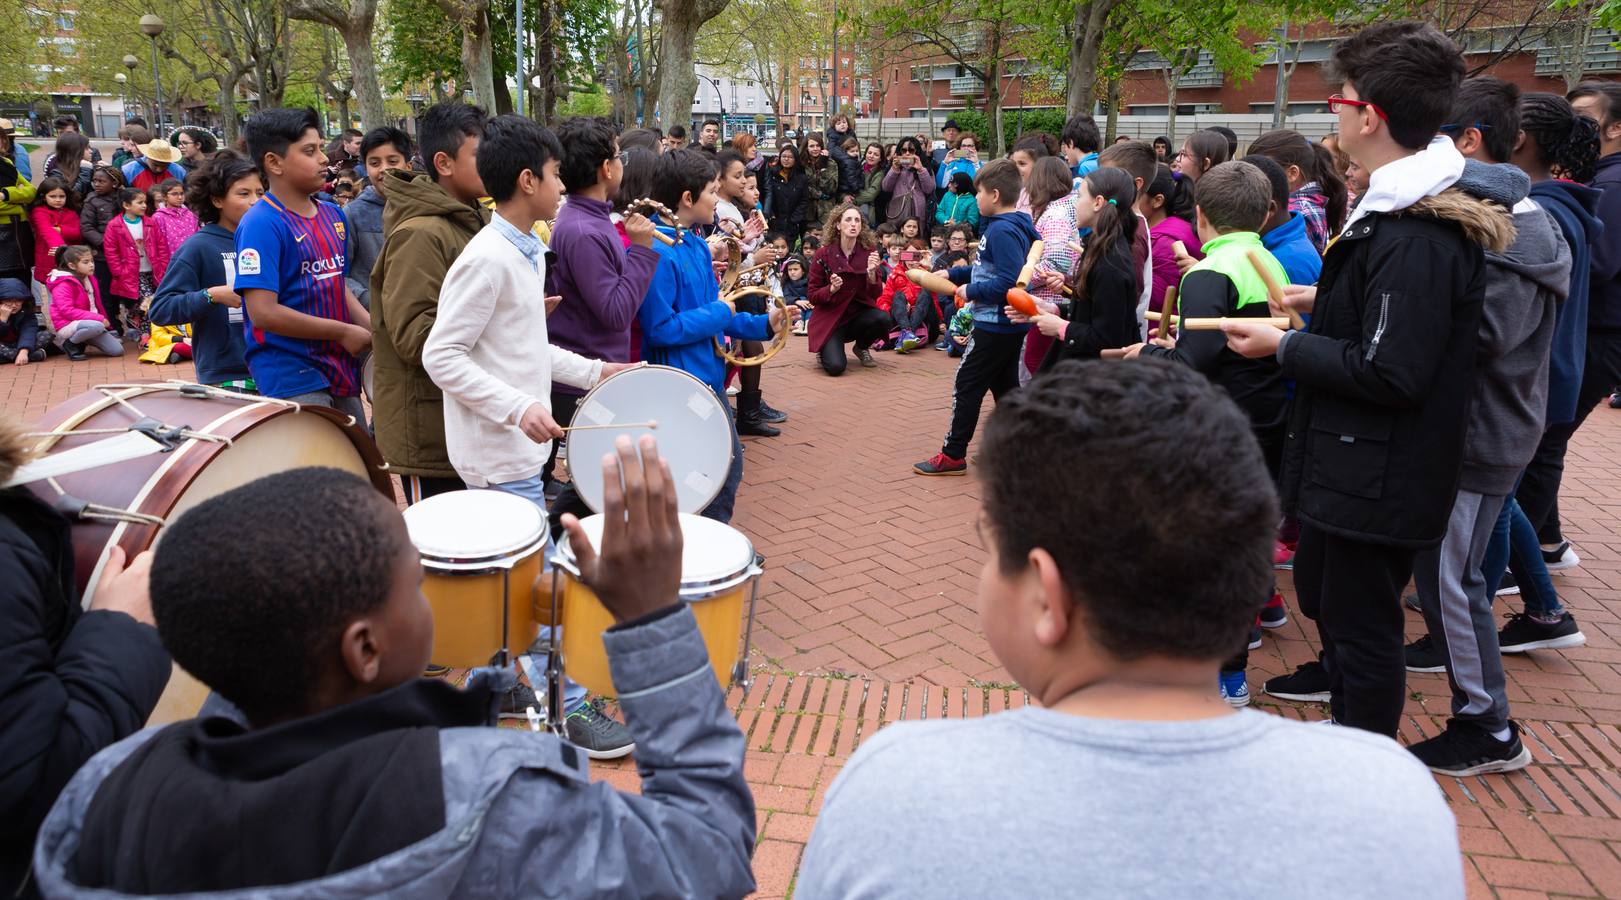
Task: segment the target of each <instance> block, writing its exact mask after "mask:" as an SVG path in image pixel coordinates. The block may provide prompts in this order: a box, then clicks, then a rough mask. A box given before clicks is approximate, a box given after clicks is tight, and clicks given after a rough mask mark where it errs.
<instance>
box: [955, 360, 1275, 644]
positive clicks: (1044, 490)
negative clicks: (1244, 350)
mask: <svg viewBox="0 0 1621 900" xmlns="http://www.w3.org/2000/svg"><path fill="white" fill-rule="evenodd" d="M983 441H984V442H983V444H982V445H981V448H980V455H981V456H982V457H983V460H982V462H983V465H982V466H981V467H980V471H981V472H983V473H985V474H984V475H983V477H984V478H985V486H984V504H985V515H986V520H987V522H988V523H989V526H990V530H991V535H990V537H991V541H992V543H993V544H994V546H995V552H996V554H997V558H998V563H999V565H1000V567H1001V570H1002V571H1003V572H1004V573H1010V574H1011V573H1016V572H1021V571H1023V570H1024V569H1025V566H1026V565H1027V562H1026V561H1027V559H1028V558H1029V554H1030V551H1031V550H1033V549H1035V548H1037V547H1040V548H1042V549H1044V550H1046V551H1047V552H1048V553H1050V554H1052V556H1053V558H1054V559H1055V560H1056V561H1057V564H1058V571H1059V573H1060V575H1061V576H1062V577H1063V580H1064V584H1065V586H1066V587H1067V588H1068V589H1069V592H1070V595H1071V598H1072V600H1073V601H1074V602H1075V604H1076V605H1077V606H1079V607H1080V608H1081V610H1082V615H1081V616H1079V617H1078V618H1080V619H1082V620H1083V621H1085V622H1086V623H1087V628H1088V631H1089V633H1090V636H1091V638H1092V640H1094V641H1095V642H1097V643H1098V644H1099V645H1101V646H1102V647H1103V649H1104V650H1106V651H1108V652H1109V653H1110V654H1112V655H1114V656H1115V657H1118V658H1120V659H1122V660H1133V659H1140V658H1142V657H1145V656H1166V657H1171V658H1176V659H1193V660H1211V661H1214V660H1221V659H1225V658H1226V657H1229V656H1231V655H1232V653H1233V648H1234V647H1237V646H1238V645H1239V642H1240V641H1242V640H1243V638H1244V635H1245V634H1246V633H1247V631H1248V630H1249V627H1250V625H1251V624H1252V623H1253V622H1254V621H1255V614H1256V612H1257V611H1258V609H1259V607H1260V604H1261V601H1262V600H1263V599H1264V598H1265V597H1266V596H1267V588H1268V586H1269V585H1270V584H1271V580H1272V544H1273V540H1274V539H1275V537H1276V532H1277V522H1278V500H1277V494H1276V492H1275V491H1274V489H1273V485H1272V478H1271V477H1270V476H1269V475H1268V473H1267V468H1266V463H1265V462H1264V461H1263V459H1262V457H1261V448H1260V446H1259V445H1258V444H1257V443H1256V442H1255V438H1254V436H1253V435H1252V434H1251V432H1250V424H1249V418H1248V417H1247V416H1246V415H1245V414H1244V413H1243V412H1242V411H1240V410H1239V408H1238V407H1237V405H1235V404H1234V403H1233V401H1232V399H1231V398H1230V397H1229V396H1228V395H1227V393H1226V392H1225V391H1223V390H1221V389H1220V388H1217V387H1215V386H1214V385H1212V384H1211V383H1210V382H1209V381H1208V380H1207V379H1206V378H1205V377H1204V376H1203V375H1201V374H1199V373H1198V372H1196V371H1194V370H1193V369H1191V368H1189V367H1188V366H1183V365H1177V364H1174V363H1166V362H1162V361H1160V360H1153V359H1143V360H1137V361H1132V362H1118V361H1113V362H1111V361H1108V360H1102V361H1099V360H1091V361H1086V362H1081V361H1075V360H1070V361H1065V362H1063V363H1060V364H1058V365H1057V366H1055V367H1054V368H1053V369H1052V370H1051V371H1049V372H1047V373H1044V374H1042V375H1038V376H1036V377H1035V378H1034V379H1032V380H1031V382H1030V384H1029V385H1027V386H1026V387H1025V388H1024V389H1023V390H1020V391H1012V392H1009V393H1008V394H1007V395H1006V396H1005V397H1004V398H1003V399H1002V400H1001V401H999V402H998V403H997V404H996V409H995V410H994V411H993V412H992V413H991V415H990V419H989V421H988V422H987V424H986V426H985V436H984V439H983ZM1053 459H1084V460H1086V461H1087V463H1086V465H1085V466H1059V467H1057V468H1054V467H1053V466H1051V465H1050V462H1051V460H1053ZM1055 498H1057V499H1055ZM1191 535H1198V538H1197V539H1193V540H1190V536H1191ZM1123 546H1124V547H1131V548H1132V552H1131V553H1130V554H1127V555H1122V554H1120V553H1119V552H1118V548H1120V547H1123Z"/></svg>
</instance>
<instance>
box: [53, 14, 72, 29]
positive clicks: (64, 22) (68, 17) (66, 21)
mask: <svg viewBox="0 0 1621 900" xmlns="http://www.w3.org/2000/svg"><path fill="white" fill-rule="evenodd" d="M56 27H57V28H58V29H59V30H61V31H72V30H73V14H72V13H57V14H56Z"/></svg>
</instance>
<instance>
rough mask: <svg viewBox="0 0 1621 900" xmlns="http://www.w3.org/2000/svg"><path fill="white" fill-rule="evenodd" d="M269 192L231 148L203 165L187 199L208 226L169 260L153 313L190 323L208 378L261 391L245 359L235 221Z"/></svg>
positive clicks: (166, 320)
mask: <svg viewBox="0 0 1621 900" xmlns="http://www.w3.org/2000/svg"><path fill="white" fill-rule="evenodd" d="M264 193H265V185H264V180H263V179H262V178H261V177H260V176H259V170H258V169H256V168H254V166H253V164H252V163H250V162H248V161H247V160H246V159H245V158H243V157H241V156H239V155H237V154H236V153H232V152H231V151H229V150H222V151H220V152H219V153H218V154H216V155H215V156H214V157H213V158H211V159H209V160H208V161H207V162H205V163H203V165H202V167H201V168H199V169H198V170H197V172H196V174H194V175H192V176H191V178H190V179H188V180H187V182H186V205H187V206H189V207H191V211H192V212H194V213H196V214H197V218H198V219H199V220H200V221H202V222H203V227H202V230H201V231H198V232H197V234H195V235H194V236H192V238H191V239H190V240H188V241H186V242H185V243H184V244H181V245H180V250H179V252H177V253H175V255H174V258H173V259H171V260H170V261H169V268H168V270H167V271H165V272H164V273H163V282H162V283H161V284H159V285H158V292H157V295H156V296H154V297H153V298H152V309H151V310H150V312H149V315H150V317H151V320H152V323H153V324H154V325H186V324H190V325H191V329H192V339H191V350H192V355H193V358H194V359H195V361H196V363H197V381H198V382H200V383H202V384H212V385H217V386H219V387H224V388H230V389H231V390H233V391H244V392H247V393H254V392H256V388H255V385H254V382H253V379H252V378H251V377H249V375H248V364H247V363H246V362H245V361H243V358H242V354H243V351H244V350H245V349H246V348H247V341H246V340H245V339H244V338H243V336H242V297H241V295H239V294H237V292H236V290H235V289H234V283H235V281H236V224H237V223H238V222H240V221H241V220H242V216H243V215H245V214H246V213H247V211H248V210H249V209H250V208H252V206H253V204H255V203H257V202H259V198H260V197H263V196H264Z"/></svg>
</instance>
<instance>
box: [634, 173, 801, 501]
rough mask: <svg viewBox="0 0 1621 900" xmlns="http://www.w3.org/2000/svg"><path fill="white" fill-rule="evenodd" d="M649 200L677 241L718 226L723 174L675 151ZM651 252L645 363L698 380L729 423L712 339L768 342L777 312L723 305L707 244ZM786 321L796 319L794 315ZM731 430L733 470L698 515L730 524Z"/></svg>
mask: <svg viewBox="0 0 1621 900" xmlns="http://www.w3.org/2000/svg"><path fill="white" fill-rule="evenodd" d="M653 199H654V200H657V201H659V202H660V203H662V204H664V205H665V206H667V207H669V208H670V210H671V211H672V212H674V213H675V217H676V221H675V222H665V221H664V220H662V219H660V218H658V217H655V218H654V220H653V221H654V224H655V225H656V226H657V227H658V229H659V231H660V232H662V233H664V234H665V235H667V236H670V237H674V236H675V234H676V232H675V227H674V226H675V225H677V224H679V225H681V226H682V227H683V228H688V229H690V228H691V227H692V226H694V225H698V224H708V223H711V222H713V221H715V204H716V203H718V202H719V201H720V176H719V172H718V171H717V169H716V166H715V159H714V157H712V156H710V155H709V154H707V153H704V152H703V151H701V150H672V151H670V152H668V153H665V154H664V155H663V156H660V157H659V160H658V172H657V174H656V175H655V176H654V178H653ZM653 250H654V251H655V252H657V253H658V255H659V264H658V268H657V269H655V270H654V272H653V283H652V285H651V286H650V287H649V288H648V289H647V296H646V297H643V298H642V307H641V310H640V312H639V313H638V316H637V317H638V319H639V320H640V321H641V325H642V359H644V360H646V361H648V362H651V363H658V364H660V365H666V366H674V367H675V368H678V369H681V370H683V371H686V372H690V373H691V374H693V375H695V376H697V377H698V378H699V379H700V380H702V381H703V382H704V383H705V384H707V385H709V386H710V388H712V389H713V390H714V391H715V393H716V394H717V395H720V396H721V397H722V398H723V402H722V403H721V405H722V406H723V407H725V408H726V410H727V416H728V419H729V418H730V416H731V406H730V405H729V404H727V403H725V402H724V397H725V392H726V363H725V362H724V361H723V360H722V359H721V358H720V357H719V356H718V355H717V354H716V353H715V338H717V337H719V336H721V335H722V334H727V335H731V336H732V337H735V338H742V339H743V340H747V341H763V340H767V339H769V338H770V337H771V335H772V334H773V333H774V332H775V331H776V330H777V328H778V327H779V326H780V324H781V319H780V318H779V317H780V316H781V315H782V311H781V310H780V309H776V308H773V309H772V310H771V312H770V314H769V315H766V316H762V315H750V314H748V313H739V312H738V311H737V310H736V309H734V308H733V307H732V306H730V305H729V304H727V303H725V302H723V301H722V300H721V299H720V285H719V283H718V282H717V281H716V280H715V269H714V256H713V254H712V252H711V251H710V249H709V244H708V243H707V242H705V241H704V240H703V239H702V238H700V237H698V236H697V235H695V234H693V233H692V232H690V231H687V232H686V233H684V234H683V235H682V236H681V239H680V240H678V241H676V242H675V243H674V244H673V245H670V246H665V245H664V244H663V243H657V244H654V245H653ZM789 315H790V317H791V318H797V317H798V314H797V312H793V311H791V312H790V313H789ZM731 428H732V467H731V469H730V470H729V471H728V472H727V473H726V483H725V484H724V485H723V486H722V487H721V490H720V493H719V494H717V495H716V496H715V499H714V500H713V501H711V502H710V504H709V506H708V507H706V508H705V509H704V510H703V515H705V516H707V517H709V518H711V519H715V520H717V521H720V522H730V521H731V520H732V507H733V505H734V504H735V503H736V502H737V486H738V484H739V483H741V482H742V481H743V444H742V442H741V441H739V440H738V437H737V425H736V423H735V422H734V423H732V425H731Z"/></svg>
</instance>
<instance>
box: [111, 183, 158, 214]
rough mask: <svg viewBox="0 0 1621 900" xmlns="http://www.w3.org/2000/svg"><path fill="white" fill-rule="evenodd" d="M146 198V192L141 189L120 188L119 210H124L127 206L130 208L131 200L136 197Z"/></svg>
mask: <svg viewBox="0 0 1621 900" xmlns="http://www.w3.org/2000/svg"><path fill="white" fill-rule="evenodd" d="M145 196H146V191H143V190H141V189H140V188H132V187H126V188H119V189H118V208H119V209H123V208H124V207H125V206H128V205H129V202H130V201H131V200H134V199H135V198H136V197H145ZM149 202H150V201H149ZM150 211H151V210H148V212H150Z"/></svg>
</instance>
